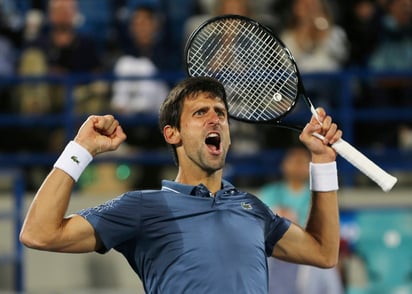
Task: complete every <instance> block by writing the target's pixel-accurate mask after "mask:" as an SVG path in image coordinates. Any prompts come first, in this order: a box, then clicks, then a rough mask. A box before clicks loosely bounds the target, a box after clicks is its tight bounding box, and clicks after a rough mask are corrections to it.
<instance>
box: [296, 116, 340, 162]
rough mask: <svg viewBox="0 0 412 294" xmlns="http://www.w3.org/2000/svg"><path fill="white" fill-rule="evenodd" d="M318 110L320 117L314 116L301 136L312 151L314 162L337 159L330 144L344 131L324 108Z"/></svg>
mask: <svg viewBox="0 0 412 294" xmlns="http://www.w3.org/2000/svg"><path fill="white" fill-rule="evenodd" d="M316 112H317V113H318V118H316V117H315V116H312V118H311V120H310V122H309V123H308V124H307V125H306V126H305V128H304V129H303V131H302V133H301V134H300V137H299V138H300V140H301V141H302V142H303V143H304V144H305V145H306V147H308V149H309V150H310V151H311V153H312V161H313V162H328V161H331V160H335V158H336V152H335V151H334V150H333V148H332V147H331V146H330V145H332V144H334V143H335V142H337V141H338V140H339V139H340V138H341V137H342V131H341V130H340V129H339V128H338V126H337V124H336V123H334V122H333V120H332V117H331V116H329V115H327V114H326V112H325V110H324V109H323V108H318V109H316ZM318 119H319V120H318ZM314 134H319V135H321V136H322V137H323V138H321V139H319V136H314Z"/></svg>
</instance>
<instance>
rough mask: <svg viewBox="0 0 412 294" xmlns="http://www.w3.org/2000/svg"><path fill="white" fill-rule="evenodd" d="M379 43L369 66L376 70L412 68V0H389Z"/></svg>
mask: <svg viewBox="0 0 412 294" xmlns="http://www.w3.org/2000/svg"><path fill="white" fill-rule="evenodd" d="M379 36H380V39H379V43H378V45H377V47H376V48H375V50H374V51H373V52H372V54H371V57H370V60H369V66H370V67H371V68H372V69H376V70H387V69H389V70H402V69H411V68H412V0H387V1H386V5H385V14H384V16H383V17H382V19H381V27H380V31H379Z"/></svg>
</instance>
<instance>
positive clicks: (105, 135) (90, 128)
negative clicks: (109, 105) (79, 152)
mask: <svg viewBox="0 0 412 294" xmlns="http://www.w3.org/2000/svg"><path fill="white" fill-rule="evenodd" d="M125 139H126V134H125V133H124V132H123V129H122V128H121V126H120V124H119V121H118V120H117V119H115V118H114V116H113V115H104V116H98V115H92V116H90V117H89V118H88V119H87V120H86V121H85V122H84V124H83V125H82V126H81V128H80V130H79V132H78V134H77V136H76V138H75V141H76V142H77V143H79V144H80V145H82V146H83V147H85V148H86V149H87V150H88V151H89V152H90V154H92V155H93V156H95V155H97V154H99V153H103V152H106V151H112V150H116V149H117V148H118V147H119V146H120V144H121V143H122V142H123V141H124V140H125Z"/></svg>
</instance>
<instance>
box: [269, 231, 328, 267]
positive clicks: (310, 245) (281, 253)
mask: <svg viewBox="0 0 412 294" xmlns="http://www.w3.org/2000/svg"><path fill="white" fill-rule="evenodd" d="M317 254H320V250H319V244H318V243H317V241H316V240H315V239H314V238H313V237H312V236H311V235H310V234H309V233H307V232H306V231H305V230H304V229H303V228H301V227H300V226H298V225H296V224H295V223H291V225H290V227H289V229H288V230H287V231H286V232H285V234H284V235H283V237H282V238H281V239H280V240H279V241H278V242H277V243H276V245H275V247H274V248H273V251H272V257H275V258H278V259H281V260H284V261H288V262H293V263H300V264H309V265H316V264H317V260H318V255H317Z"/></svg>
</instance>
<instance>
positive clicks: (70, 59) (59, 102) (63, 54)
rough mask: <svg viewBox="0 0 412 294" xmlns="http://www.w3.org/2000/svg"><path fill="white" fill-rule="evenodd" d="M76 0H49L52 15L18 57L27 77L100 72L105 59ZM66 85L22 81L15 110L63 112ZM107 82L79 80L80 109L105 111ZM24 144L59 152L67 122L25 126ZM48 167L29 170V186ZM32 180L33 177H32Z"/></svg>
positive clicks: (30, 148)
mask: <svg viewBox="0 0 412 294" xmlns="http://www.w3.org/2000/svg"><path fill="white" fill-rule="evenodd" d="M78 12H79V11H78V6H77V1H76V0H49V1H48V2H47V16H46V19H45V21H44V26H43V28H42V29H41V31H40V33H39V34H38V35H37V36H36V35H35V37H34V38H33V40H30V38H28V40H27V41H29V42H28V43H27V44H26V46H25V47H24V48H23V50H22V52H21V55H20V59H19V61H18V73H19V74H20V75H23V76H44V75H54V76H56V75H66V74H74V73H76V74H77V73H87V74H88V73H98V72H99V71H100V70H101V60H100V57H99V55H98V51H97V46H96V44H95V42H94V41H93V38H92V37H90V36H85V35H81V34H80V33H78V32H77V27H76V18H77V15H78ZM67 90H68V89H66V88H65V85H61V84H59V83H56V82H53V83H49V82H48V83H45V82H44V81H41V82H38V83H23V84H22V85H21V86H20V87H19V88H18V89H17V95H16V98H17V99H16V101H17V103H16V104H17V105H16V110H17V112H19V113H21V114H24V115H45V114H46V115H47V114H52V113H58V112H61V111H62V109H63V107H64V104H65V99H66V97H67V94H68V93H67ZM107 90H108V87H107V85H105V84H104V83H102V82H99V81H93V82H92V83H85V82H82V81H78V83H77V84H75V85H74V90H73V93H72V94H73V98H74V103H75V110H76V112H78V113H89V112H92V113H101V112H103V111H104V110H105V109H107V104H108V97H107V94H108V91H107ZM24 132H27V134H26V133H23V134H24V135H23V136H22V137H23V138H24V142H23V144H21V145H20V147H19V148H20V149H22V150H24V151H38V152H51V153H54V152H59V151H61V149H62V148H63V146H64V142H65V141H66V139H65V132H64V129H63V126H62V125H53V126H47V127H44V126H33V127H32V128H26V129H24ZM47 169H48V167H44V169H42V170H34V171H33V172H31V171H29V174H30V175H29V176H28V179H29V185H28V186H29V189H31V188H35V187H38V185H39V184H40V183H38V182H37V177H40V178H41V177H42V176H43V175H42V172H46V171H47ZM32 179H33V180H32Z"/></svg>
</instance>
